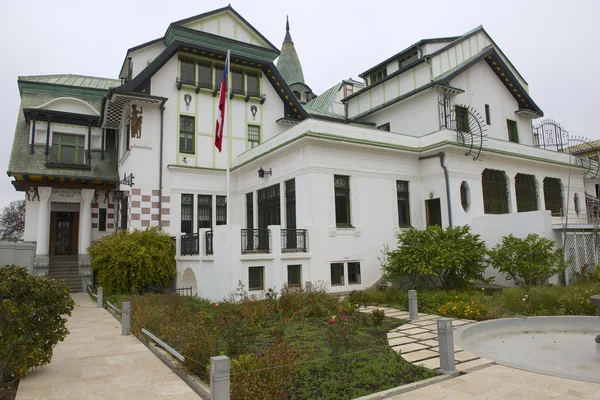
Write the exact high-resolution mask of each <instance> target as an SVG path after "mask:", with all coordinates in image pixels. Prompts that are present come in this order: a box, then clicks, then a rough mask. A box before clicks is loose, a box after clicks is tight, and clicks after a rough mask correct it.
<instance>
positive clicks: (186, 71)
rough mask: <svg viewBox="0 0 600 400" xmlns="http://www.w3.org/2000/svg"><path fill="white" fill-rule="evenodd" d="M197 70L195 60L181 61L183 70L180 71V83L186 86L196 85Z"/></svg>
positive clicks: (186, 59)
mask: <svg viewBox="0 0 600 400" xmlns="http://www.w3.org/2000/svg"><path fill="white" fill-rule="evenodd" d="M195 75H196V69H195V64H194V60H191V59H188V58H182V59H181V70H180V78H179V81H180V82H181V83H182V84H184V85H192V86H194V85H195V84H196V77H195Z"/></svg>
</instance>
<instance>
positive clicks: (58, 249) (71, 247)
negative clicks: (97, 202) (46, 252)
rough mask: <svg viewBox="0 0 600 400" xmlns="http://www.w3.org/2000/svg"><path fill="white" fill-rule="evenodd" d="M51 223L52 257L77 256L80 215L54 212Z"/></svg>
mask: <svg viewBox="0 0 600 400" xmlns="http://www.w3.org/2000/svg"><path fill="white" fill-rule="evenodd" d="M50 223H51V225H50V255H53V256H68V255H74V254H77V246H78V243H79V240H78V239H79V213H77V212H67V211H52V213H51V216H50Z"/></svg>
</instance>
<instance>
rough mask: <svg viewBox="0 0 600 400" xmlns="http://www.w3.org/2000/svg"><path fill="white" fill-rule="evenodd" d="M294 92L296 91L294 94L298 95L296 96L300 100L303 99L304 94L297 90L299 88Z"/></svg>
mask: <svg viewBox="0 0 600 400" xmlns="http://www.w3.org/2000/svg"><path fill="white" fill-rule="evenodd" d="M292 93H294V96H296V98H297V99H298V100H300V99H302V95H301V94H300V92H299V91H297V90H294V91H293V92H292Z"/></svg>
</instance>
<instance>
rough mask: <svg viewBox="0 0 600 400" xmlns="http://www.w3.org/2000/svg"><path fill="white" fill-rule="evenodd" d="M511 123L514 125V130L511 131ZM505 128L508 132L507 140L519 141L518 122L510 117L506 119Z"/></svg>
mask: <svg viewBox="0 0 600 400" xmlns="http://www.w3.org/2000/svg"><path fill="white" fill-rule="evenodd" d="M511 124H512V126H513V127H514V132H512V133H511ZM506 130H507V132H508V141H509V142H513V143H519V124H518V123H517V121H515V120H512V119H508V118H507V119H506Z"/></svg>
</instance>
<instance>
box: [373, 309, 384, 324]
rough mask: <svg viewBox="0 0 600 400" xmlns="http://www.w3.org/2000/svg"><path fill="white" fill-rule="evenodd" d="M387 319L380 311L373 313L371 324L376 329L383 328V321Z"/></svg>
mask: <svg viewBox="0 0 600 400" xmlns="http://www.w3.org/2000/svg"><path fill="white" fill-rule="evenodd" d="M384 318H385V312H384V311H383V310H380V309H376V310H373V311H371V323H372V324H373V326H374V327H378V326H381V324H382V323H383V319H384Z"/></svg>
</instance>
